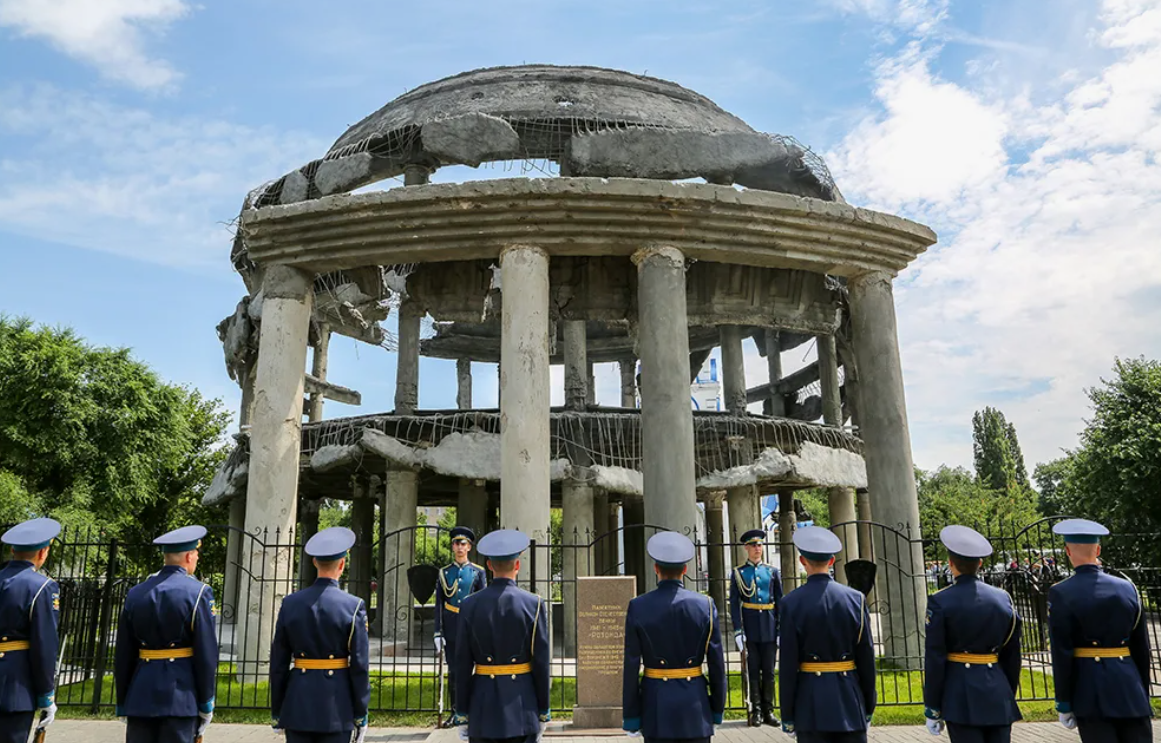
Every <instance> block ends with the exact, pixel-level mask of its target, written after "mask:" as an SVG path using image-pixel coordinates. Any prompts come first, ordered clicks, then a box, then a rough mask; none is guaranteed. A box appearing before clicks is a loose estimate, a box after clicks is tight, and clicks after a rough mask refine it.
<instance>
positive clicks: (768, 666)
mask: <svg viewBox="0 0 1161 743" xmlns="http://www.w3.org/2000/svg"><path fill="white" fill-rule="evenodd" d="M765 541H766V532H764V531H762V530H761V529H751V530H750V531H748V532H746V533H745V534H743V535H742V544H743V545H744V546H745V549H746V557H747V558H748V559H747V560H746V562H744V563H742V564H741V565H739V566H738V567H736V568H734V575H733V580H731V581H730V618H731V619H732V620H733V622H734V644H735V645H737V647H738V652H739V653H740V652H742V648H743V647H744V648H745V649H746V672H747V674H748V675H749V686H750V719H749V723H750V727H755V728H756V727H759V726H761V725H762V724H763V723H765V724H767V725H774V726H777V725H778V724H779V723H778V718H777V717H775V716H774V661H775V660H776V659H777V657H778V603H779V602H780V601H782V574H781V573H780V572H779V570H778V568H776V567H774V566H773V565H767V564H766V563H765V562H763V561H762V543H763V542H765Z"/></svg>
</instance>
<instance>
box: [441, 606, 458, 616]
mask: <svg viewBox="0 0 1161 743" xmlns="http://www.w3.org/2000/svg"><path fill="white" fill-rule="evenodd" d="M443 608H445V609H447V610H448V611H450V612H451V613H452V614H459V613H460V607H458V606H452V605H451V604H444V605H443Z"/></svg>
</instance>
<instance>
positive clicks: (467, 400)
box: [456, 359, 472, 410]
mask: <svg viewBox="0 0 1161 743" xmlns="http://www.w3.org/2000/svg"><path fill="white" fill-rule="evenodd" d="M456 407H457V408H459V409H460V410H471V409H472V361H471V359H456Z"/></svg>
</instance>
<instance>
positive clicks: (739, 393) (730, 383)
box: [718, 325, 746, 415]
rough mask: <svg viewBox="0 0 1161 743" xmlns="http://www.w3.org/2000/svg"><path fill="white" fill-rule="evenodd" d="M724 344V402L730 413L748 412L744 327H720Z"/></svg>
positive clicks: (720, 334) (720, 335) (721, 340)
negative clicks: (743, 343)
mask: <svg viewBox="0 0 1161 743" xmlns="http://www.w3.org/2000/svg"><path fill="white" fill-rule="evenodd" d="M718 336H719V338H720V342H721V345H722V402H723V407H724V408H725V410H726V412H727V413H729V414H730V415H745V414H746V359H745V357H744V355H743V354H742V329H741V328H740V327H738V326H737V325H723V326H721V327H720V328H718Z"/></svg>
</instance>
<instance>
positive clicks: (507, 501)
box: [500, 245, 551, 592]
mask: <svg viewBox="0 0 1161 743" xmlns="http://www.w3.org/2000/svg"><path fill="white" fill-rule="evenodd" d="M500 273H501V279H502V286H503V293H504V297H503V299H504V301H503V313H502V318H501V331H500V332H501V337H500V437H501V439H500V442H501V443H500V451H501V455H500V456H501V461H500V522H501V524H503V526H504V528H505V529H520V530H521V531H523V532H524V533H525V534H527V535H528V536H529V537H531V538H532V539H535V540H536V542H537V544H548V543H549V500H548V497H549V492H550V487H551V485H550V482H549V461H548V459H549V443H550V431H549V388H550V380H549V372H548V342H549V339H548V328H549V317H548V254H547V253H545V252H544V251H543V250H541V249H540V248H536V247H531V246H526V245H516V246H510V247H508V248H506V249H505V250H504V251H503V252H502V253H501V254H500ZM541 557H545V558H546V557H547V554H546V553H542V555H538V559H537V560H536V573H537V574H536V576H535V579H536V589H537V591H540V592H546V591H548V576H549V572H550V569H551V566H550V564H549V563H550V561H549V560H548V559H540V558H541Z"/></svg>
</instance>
